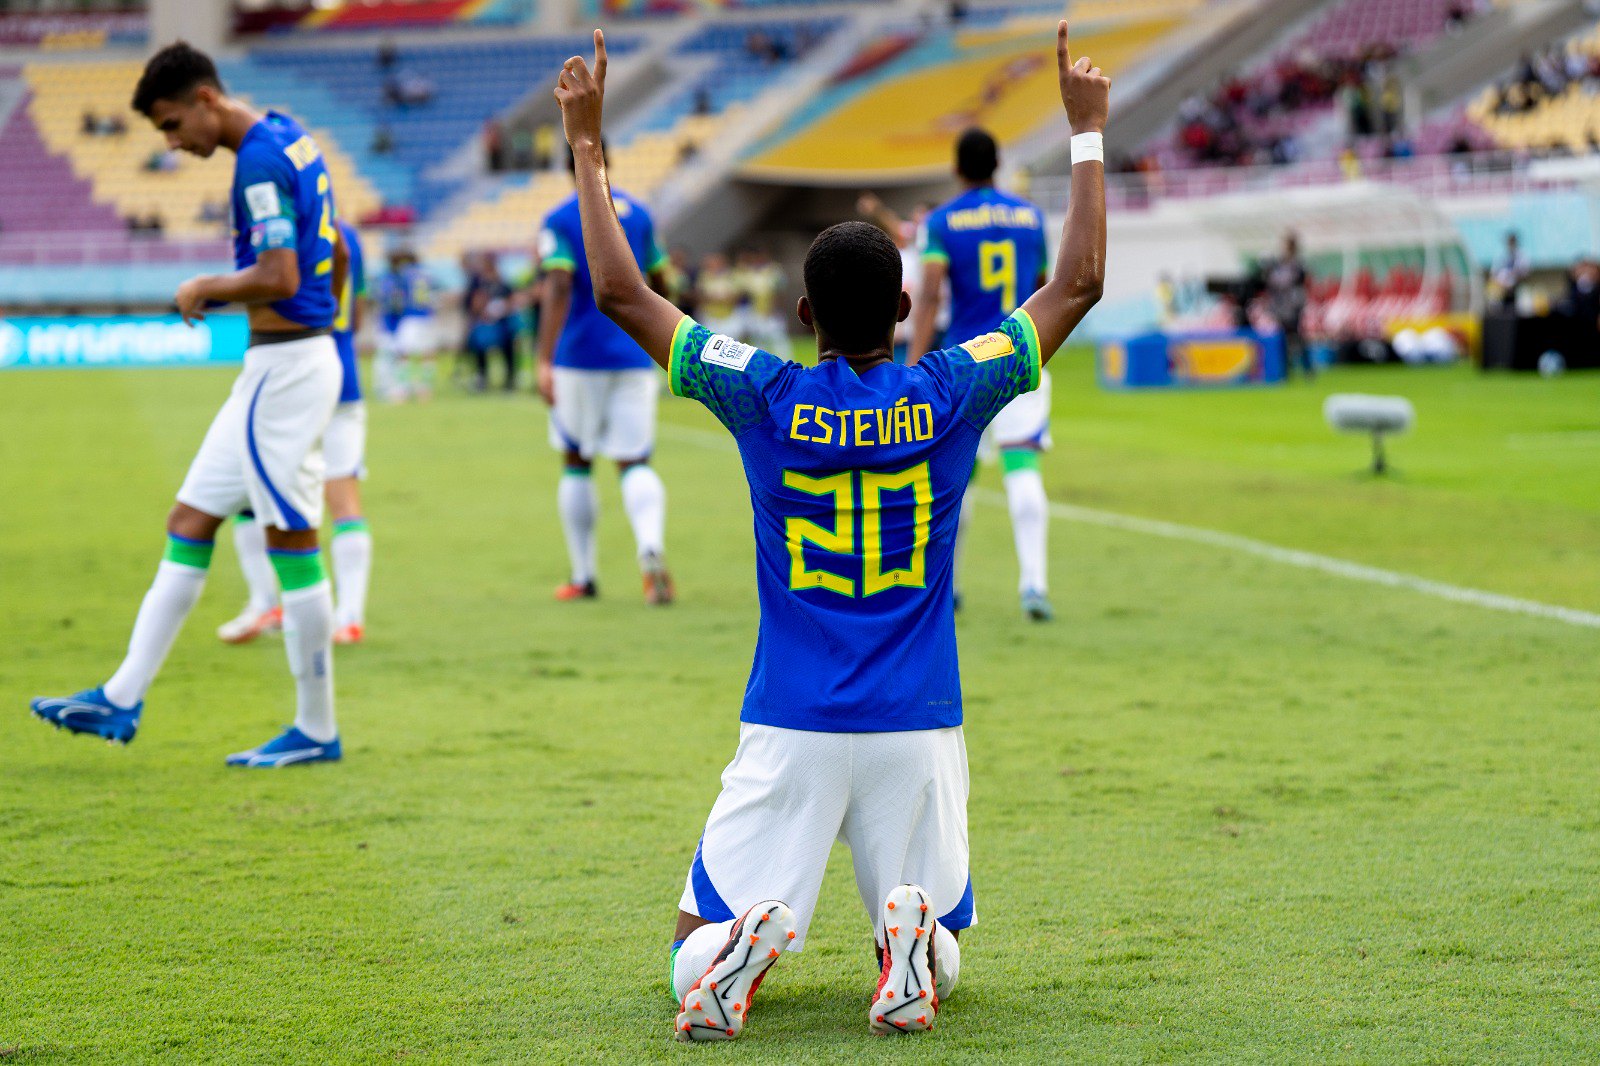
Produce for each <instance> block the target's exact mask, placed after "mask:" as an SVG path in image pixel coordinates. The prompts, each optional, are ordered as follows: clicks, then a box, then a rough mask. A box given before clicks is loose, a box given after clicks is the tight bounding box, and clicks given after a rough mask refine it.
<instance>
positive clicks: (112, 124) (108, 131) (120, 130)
mask: <svg viewBox="0 0 1600 1066" xmlns="http://www.w3.org/2000/svg"><path fill="white" fill-rule="evenodd" d="M100 132H102V133H104V134H105V135H106V136H107V137H121V136H122V135H123V134H125V133H127V132H128V123H127V121H126V120H124V119H123V117H122V116H121V115H112V116H111V117H110V118H107V119H106V120H105V121H104V122H102V123H101V124H100Z"/></svg>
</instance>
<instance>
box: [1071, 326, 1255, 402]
mask: <svg viewBox="0 0 1600 1066" xmlns="http://www.w3.org/2000/svg"><path fill="white" fill-rule="evenodd" d="M1098 376H1099V379H1100V387H1101V388H1106V389H1200V388H1219V387H1220V388H1226V387H1229V386H1237V385H1274V384H1277V383H1279V382H1281V381H1283V380H1284V346H1283V336H1282V335H1281V334H1277V333H1257V332H1255V331H1253V330H1216V331H1204V332H1196V333H1159V332H1158V333H1143V334H1139V335H1137V336H1133V337H1120V338H1110V339H1107V340H1104V341H1102V342H1101V344H1100V350H1099V358H1098Z"/></svg>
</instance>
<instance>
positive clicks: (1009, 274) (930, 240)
mask: <svg viewBox="0 0 1600 1066" xmlns="http://www.w3.org/2000/svg"><path fill="white" fill-rule="evenodd" d="M921 240H922V259H923V262H928V261H930V260H932V261H935V262H942V263H945V264H946V265H947V267H948V269H949V272H950V330H949V332H948V333H947V334H946V336H948V337H950V338H951V339H955V338H958V337H960V338H965V337H976V336H978V335H979V334H982V333H987V332H988V331H989V330H991V329H994V328H995V326H996V324H997V323H999V322H1000V321H1001V320H1003V319H1004V318H1005V317H1006V316H1007V315H1009V314H1010V313H1011V312H1013V311H1015V310H1016V309H1017V308H1019V307H1021V306H1022V305H1023V303H1024V302H1026V301H1027V299H1028V297H1030V296H1032V295H1033V293H1034V290H1035V289H1037V288H1038V287H1039V280H1040V278H1042V277H1043V276H1044V272H1045V265H1046V260H1047V258H1048V255H1047V251H1046V248H1045V234H1044V215H1043V214H1042V213H1041V212H1040V210H1039V209H1038V208H1037V207H1035V206H1033V205H1032V204H1030V203H1028V201H1026V200H1023V199H1021V198H1020V197H1016V196H1011V195H1009V194H1007V193H1003V192H1001V191H1000V190H998V189H996V188H994V187H993V186H988V185H986V186H983V187H981V188H977V189H970V190H968V191H967V192H964V193H962V194H961V195H960V196H958V197H956V198H955V199H954V200H951V201H950V202H949V203H947V204H945V205H944V206H943V207H940V208H938V209H937V210H935V211H934V212H933V213H932V214H930V215H929V216H928V221H927V222H926V224H925V225H924V228H923V232H922V235H921Z"/></svg>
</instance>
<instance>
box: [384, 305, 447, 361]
mask: <svg viewBox="0 0 1600 1066" xmlns="http://www.w3.org/2000/svg"><path fill="white" fill-rule="evenodd" d="M389 343H390V344H391V345H392V348H393V351H394V353H395V354H396V355H398V356H400V357H401V358H403V359H415V358H418V357H419V356H425V355H434V354H436V353H437V352H438V350H439V331H438V330H437V329H435V328H434V321H433V316H431V315H407V316H406V317H405V318H402V319H401V320H400V323H399V325H397V326H395V329H394V332H393V333H391V334H390V335H389Z"/></svg>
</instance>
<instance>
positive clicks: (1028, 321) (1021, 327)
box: [917, 307, 1042, 431]
mask: <svg viewBox="0 0 1600 1066" xmlns="http://www.w3.org/2000/svg"><path fill="white" fill-rule="evenodd" d="M1041 356H1042V353H1041V352H1040V351H1039V333H1038V330H1037V329H1035V328H1034V325H1033V319H1032V318H1031V317H1029V315H1028V312H1026V311H1024V310H1022V309H1021V308H1020V307H1019V308H1017V310H1016V311H1014V312H1012V314H1011V317H1010V318H1008V319H1006V320H1005V321H1004V322H1002V323H1000V328H999V329H997V330H996V331H995V332H993V333H986V334H984V335H983V336H981V337H974V338H973V339H972V340H969V341H967V342H966V343H965V344H960V345H957V346H956V347H954V348H946V349H945V350H944V351H942V352H932V353H930V354H928V355H926V356H924V357H923V359H922V362H921V363H919V364H917V365H918V366H923V367H926V368H927V370H928V372H929V373H931V374H935V375H938V376H939V377H942V378H943V379H944V381H945V385H946V387H947V388H948V389H949V390H950V397H951V401H952V407H953V408H954V410H955V411H956V413H957V414H958V415H959V416H960V417H961V418H964V419H966V420H967V422H968V423H970V424H971V425H972V426H973V427H974V428H975V429H978V430H980V431H981V430H982V429H983V428H984V427H986V426H987V425H988V424H989V423H990V422H991V421H993V420H994V416H995V415H997V414H999V413H1000V411H1001V409H1002V408H1003V407H1005V405H1006V404H1008V403H1010V402H1011V401H1012V400H1014V399H1016V398H1017V397H1018V396H1021V395H1022V394H1023V393H1026V392H1032V391H1033V390H1034V389H1037V388H1038V387H1039V370H1040V359H1041Z"/></svg>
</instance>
